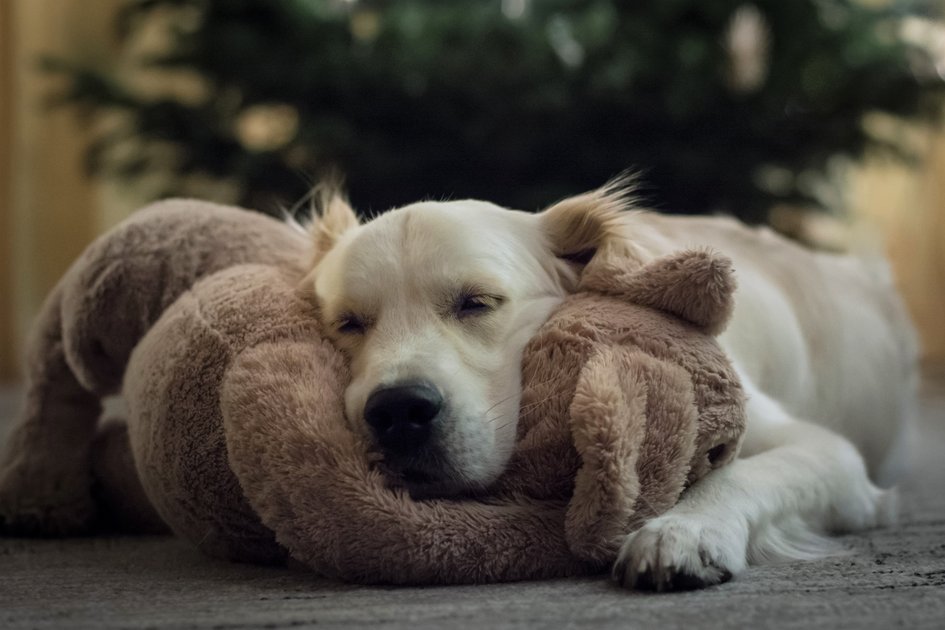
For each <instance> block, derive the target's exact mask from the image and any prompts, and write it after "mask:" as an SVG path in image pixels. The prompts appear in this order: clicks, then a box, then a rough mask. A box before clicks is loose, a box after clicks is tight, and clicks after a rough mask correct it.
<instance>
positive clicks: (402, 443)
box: [364, 383, 443, 453]
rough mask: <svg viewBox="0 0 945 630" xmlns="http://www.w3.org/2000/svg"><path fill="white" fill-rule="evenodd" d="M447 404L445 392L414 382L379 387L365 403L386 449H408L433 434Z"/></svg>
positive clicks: (368, 415)
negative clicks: (434, 425)
mask: <svg viewBox="0 0 945 630" xmlns="http://www.w3.org/2000/svg"><path fill="white" fill-rule="evenodd" d="M442 408H443V396H442V395H441V394H440V392H439V391H437V389H436V388H435V387H433V386H432V385H427V384H426V383H413V384H410V385H397V386H394V387H384V388H382V389H377V390H375V391H374V392H373V393H372V394H371V395H370V396H369V397H368V399H367V404H366V405H365V406H364V419H365V420H366V421H367V423H368V424H369V425H370V427H371V429H372V430H373V431H374V435H375V436H376V437H377V441H378V442H379V443H380V445H381V446H382V447H384V448H385V449H388V450H391V451H394V452H398V453H408V452H410V451H412V450H414V449H416V448H417V447H419V446H420V445H422V444H423V443H424V442H426V441H427V440H428V439H429V438H430V433H431V432H432V429H433V422H434V420H436V417H437V416H438V415H439V414H440V410H441V409H442Z"/></svg>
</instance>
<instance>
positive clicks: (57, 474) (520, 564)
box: [0, 201, 744, 583]
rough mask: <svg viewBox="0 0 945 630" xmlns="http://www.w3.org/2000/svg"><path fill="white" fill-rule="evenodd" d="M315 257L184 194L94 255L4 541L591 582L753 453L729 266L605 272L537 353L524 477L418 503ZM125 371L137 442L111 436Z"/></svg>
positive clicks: (0, 487)
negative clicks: (395, 478) (313, 280)
mask: <svg viewBox="0 0 945 630" xmlns="http://www.w3.org/2000/svg"><path fill="white" fill-rule="evenodd" d="M306 254H307V252H306V244H305V238H304V237H303V236H301V235H297V234H296V233H295V232H294V231H293V230H292V229H291V228H290V227H288V226H287V225H285V224H282V223H280V222H278V221H274V220H272V219H268V218H265V217H262V216H259V215H255V214H252V213H248V212H245V211H239V210H235V209H227V208H222V207H219V206H211V205H209V204H200V203H197V202H187V201H175V202H166V203H164V204H160V205H158V206H157V207H154V208H151V209H149V210H146V211H142V212H141V213H139V214H137V215H136V216H135V217H133V218H132V219H130V220H129V221H128V222H127V223H126V224H124V225H123V226H121V227H119V228H118V229H116V231H114V232H112V233H111V234H109V235H106V236H105V237H103V238H102V239H100V240H99V241H97V242H96V244H94V245H93V246H92V247H90V249H89V250H88V251H87V252H86V253H85V254H84V255H83V257H82V258H81V259H80V260H79V261H77V263H76V264H75V265H74V266H73V268H72V269H71V270H70V271H69V273H68V274H67V275H66V276H65V277H64V278H63V280H62V282H61V283H60V285H59V286H58V287H57V289H56V290H55V291H54V292H53V294H52V296H51V297H50V299H49V301H48V302H47V305H46V308H45V309H44V314H43V316H42V318H41V320H40V324H39V327H38V330H39V334H38V335H37V337H36V339H35V340H34V342H33V344H32V346H31V350H30V355H29V389H28V397H27V405H26V407H25V410H24V415H23V417H22V418H21V421H20V424H19V425H18V428H17V430H16V432H15V434H14V439H13V440H12V442H11V444H10V448H9V449H8V452H7V454H6V457H5V459H3V460H2V463H0V519H2V521H0V530H2V531H6V532H7V533H21V534H36V533H45V534H64V533H73V532H76V531H83V530H87V529H89V528H90V527H93V526H94V525H96V524H98V523H101V522H102V521H104V520H108V521H111V522H117V523H119V524H124V525H125V526H127V527H133V528H135V529H139V530H140V529H154V528H156V527H160V526H161V525H162V524H166V525H167V526H169V527H170V528H171V529H172V530H173V531H175V532H176V533H177V534H178V535H180V536H183V537H185V538H187V539H189V540H191V541H193V542H194V543H195V544H196V545H197V546H198V547H200V548H201V549H203V550H204V551H206V552H207V553H210V554H213V555H217V556H223V557H228V558H232V559H238V560H246V561H254V562H269V563H273V562H282V561H284V560H285V559H286V556H287V555H291V556H292V557H293V558H295V559H296V560H298V561H301V562H303V563H305V564H307V565H308V566H310V567H312V568H313V569H314V570H316V571H318V572H320V573H324V574H327V575H332V576H338V577H341V578H344V579H348V580H355V581H363V582H392V583H456V582H482V581H496V580H512V579H527V578H537V577H550V576H561V575H574V574H581V573H588V572H593V571H597V570H600V569H602V568H603V567H604V566H606V564H607V563H609V562H611V561H613V559H614V557H615V555H616V551H617V549H618V546H619V543H620V541H621V540H622V538H623V537H624V536H625V535H626V534H627V533H629V532H630V531H632V530H633V529H635V528H637V527H639V526H640V524H642V522H643V521H644V520H646V519H647V518H650V517H652V516H653V515H655V514H658V513H661V512H662V511H664V510H666V509H667V508H669V507H670V506H672V505H673V504H674V503H675V502H676V501H677V500H678V498H679V495H680V493H681V492H682V491H683V490H684V488H685V487H686V485H687V484H688V483H691V482H692V481H694V480H695V479H698V478H700V477H701V476H703V475H704V474H706V473H707V472H708V471H709V470H711V469H712V468H713V467H717V466H720V465H723V464H725V463H727V462H728V461H730V460H731V459H732V458H733V457H734V456H735V454H736V451H737V446H738V441H739V438H740V436H741V433H742V431H743V428H744V417H743V410H742V392H741V388H740V386H739V383H738V381H737V378H736V375H735V374H734V371H733V370H732V368H731V366H730V365H729V364H728V362H727V361H726V359H725V357H724V355H723V353H722V351H721V350H720V349H719V347H718V345H717V344H716V343H715V341H714V339H713V338H712V334H716V333H717V332H718V331H719V330H721V328H722V327H723V326H724V323H725V321H726V320H727V318H728V315H729V312H730V310H731V301H732V291H733V290H734V284H733V280H732V271H731V268H730V266H729V265H728V262H727V261H726V260H725V259H724V258H721V257H719V256H716V255H713V254H710V253H707V252H683V253H680V254H677V255H675V256H671V257H668V258H665V259H661V260H658V261H656V262H654V263H652V264H651V265H649V266H647V267H645V268H643V269H628V268H627V267H629V266H630V265H628V264H625V265H621V264H620V261H619V260H618V261H614V260H592V261H591V264H590V265H588V267H587V269H586V270H585V273H584V276H583V277H582V284H581V292H580V293H578V294H576V295H574V296H572V297H570V298H569V299H568V300H567V301H566V302H565V303H564V304H563V305H562V306H561V308H560V309H559V310H558V311H557V312H556V313H555V314H554V315H553V316H552V318H551V319H550V320H549V322H547V323H546V324H545V325H544V327H543V328H542V329H541V330H540V331H539V333H538V335H537V336H536V337H535V338H534V339H533V340H532V342H531V343H530V345H529V347H528V348H527V350H526V353H525V361H524V365H523V379H524V398H523V403H522V409H523V411H524V413H523V415H522V418H521V423H520V428H519V440H518V446H517V449H516V452H515V454H514V456H513V459H512V461H511V462H510V466H509V469H508V470H507V472H506V473H505V475H503V477H502V478H501V479H500V480H499V481H498V483H497V484H496V485H495V486H494V487H493V488H491V489H490V491H489V493H488V494H487V495H483V496H478V497H471V498H466V499H462V500H445V499H442V500H426V501H414V500H412V499H411V498H410V497H409V496H408V495H407V493H406V492H405V491H404V490H403V489H401V488H396V487H391V485H390V482H389V481H388V480H387V478H386V477H385V476H384V474H383V472H382V470H383V467H382V465H380V464H381V462H380V461H379V459H380V455H378V454H377V453H374V452H373V451H372V446H371V444H369V443H366V442H365V441H363V439H362V438H360V437H358V436H357V435H356V434H355V433H354V432H352V431H351V430H350V429H349V428H348V426H347V424H346V422H345V420H344V417H343V411H342V410H343V404H342V395H343V391H344V388H345V386H346V383H347V371H346V365H345V361H344V359H343V357H342V356H341V355H340V354H339V353H338V352H337V351H336V350H335V349H334V347H333V346H332V345H331V344H330V343H329V342H328V341H327V340H326V339H325V338H324V337H323V336H322V335H321V332H320V329H319V324H318V321H317V319H316V318H315V317H314V313H313V310H312V306H311V304H310V303H309V302H307V301H306V300H305V299H303V298H302V297H301V296H300V295H299V293H298V292H297V290H296V287H297V286H298V280H299V278H300V277H301V273H302V270H301V268H300V265H301V264H302V263H304V262H305V257H306ZM632 302H636V304H634V303H632ZM122 374H124V380H123V393H124V395H125V398H126V400H127V402H128V407H129V418H128V425H127V434H126V432H125V429H124V427H123V426H122V425H115V424H110V425H108V426H107V428H105V429H103V430H102V431H101V432H100V434H99V437H98V438H97V439H96V440H94V441H93V436H94V430H95V422H96V418H97V415H98V413H99V409H100V404H99V398H100V396H102V395H105V394H108V393H111V392H114V391H115V390H117V388H118V386H119V383H121V379H122ZM129 444H130V447H131V452H132V453H133V458H132V457H130V456H129V450H128V445H129ZM93 462H94V466H93ZM132 465H133V466H134V470H131V469H130V468H131V466H132ZM93 476H94V478H95V479H94V482H93ZM93 487H94V488H95V493H94V495H95V499H97V502H96V500H94V499H93ZM158 516H159V517H160V518H159V519H158V518H157V517H158Z"/></svg>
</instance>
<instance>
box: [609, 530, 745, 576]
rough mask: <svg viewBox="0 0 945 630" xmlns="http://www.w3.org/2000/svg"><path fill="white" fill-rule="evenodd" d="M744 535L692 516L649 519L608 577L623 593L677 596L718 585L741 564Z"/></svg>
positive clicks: (629, 540) (622, 551)
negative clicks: (676, 593) (635, 591)
mask: <svg viewBox="0 0 945 630" xmlns="http://www.w3.org/2000/svg"><path fill="white" fill-rule="evenodd" d="M747 547H748V536H747V532H742V531H740V529H739V528H738V527H737V526H733V525H731V524H729V523H722V522H716V521H713V520H710V519H706V518H704V517H700V516H697V515H673V514H666V515H664V516H661V517H658V518H656V519H653V520H652V521H650V522H649V523H647V524H646V525H644V526H643V527H642V528H641V529H639V530H637V531H636V532H634V533H632V534H630V535H629V536H627V539H626V541H624V544H623V546H622V547H621V548H620V553H619V554H618V556H617V562H616V563H615V564H614V569H613V576H614V579H615V580H616V581H617V583H618V584H620V586H622V587H625V588H632V589H640V590H652V591H659V592H662V591H682V590H692V589H697V588H704V587H706V586H712V585H715V584H721V583H722V582H726V581H728V580H730V579H731V578H732V576H733V575H734V574H736V573H738V572H739V571H741V570H742V569H744V568H745V566H746V564H747Z"/></svg>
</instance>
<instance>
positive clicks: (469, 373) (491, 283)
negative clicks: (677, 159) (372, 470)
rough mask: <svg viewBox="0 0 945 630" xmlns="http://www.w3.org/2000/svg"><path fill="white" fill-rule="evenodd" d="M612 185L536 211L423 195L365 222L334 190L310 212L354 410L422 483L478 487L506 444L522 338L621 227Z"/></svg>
mask: <svg viewBox="0 0 945 630" xmlns="http://www.w3.org/2000/svg"><path fill="white" fill-rule="evenodd" d="M625 205H626V199H625V195H624V194H623V193H622V191H621V189H619V188H618V187H616V186H611V187H605V188H604V189H601V190H598V191H594V192H591V193H587V194H585V195H580V196H578V197H573V198H570V199H566V200H564V201H562V202H559V203H558V204H555V205H554V206H552V207H550V208H548V209H547V210H545V211H544V212H541V213H539V214H528V213H525V212H518V211H512V210H507V209H504V208H501V207H498V206H495V205H493V204H490V203H486V202H482V201H472V200H466V201H451V202H422V203H416V204H412V205H408V206H405V207H402V208H398V209H395V210H392V211H390V212H387V213H385V214H383V215H381V216H379V217H377V218H375V219H373V220H371V221H369V222H367V223H364V224H361V223H359V221H358V219H357V216H356V215H355V213H354V212H353V211H352V209H351V208H350V207H349V206H348V204H347V203H346V202H345V201H344V200H343V199H342V198H341V197H340V196H337V195H336V196H332V197H330V198H328V199H327V200H326V203H324V204H323V208H322V212H321V216H320V217H318V218H317V219H316V221H315V223H314V224H313V227H312V233H313V238H314V241H315V252H316V253H315V259H314V261H313V266H312V272H311V274H310V275H309V276H308V278H307V280H306V286H307V287H309V288H310V289H313V290H314V296H315V299H316V300H317V302H318V304H319V307H320V311H319V312H320V313H321V317H322V319H323V323H324V325H325V330H326V331H327V333H328V334H329V336H330V337H331V338H332V339H333V340H334V342H335V343H336V344H337V346H338V347H339V348H341V349H342V351H343V352H345V353H346V354H347V355H348V356H349V358H350V361H351V371H352V381H351V384H350V386H349V387H348V389H347V391H346V392H345V407H346V414H347V418H348V421H349V422H350V423H351V425H352V428H354V429H355V430H356V431H361V432H364V433H365V434H366V435H369V436H370V437H371V438H372V439H373V440H375V441H376V443H377V444H378V445H379V446H380V447H381V449H382V450H383V451H384V453H385V461H386V463H387V465H388V467H389V468H390V469H391V470H392V471H394V472H395V473H396V474H398V475H399V476H400V477H401V478H402V480H403V481H404V483H405V484H406V485H407V487H408V488H409V489H410V490H411V491H412V492H413V493H414V494H415V495H418V496H424V495H425V496H429V495H442V494H452V493H456V492H461V491H471V490H476V489H479V488H484V487H485V486H487V485H489V484H490V483H491V482H492V481H494V480H495V479H496V478H497V477H498V476H499V475H500V474H501V472H502V471H503V469H504V468H505V464H506V462H507V461H508V458H509V456H510V454H511V452H512V449H513V446H514V443H515V436H516V428H517V421H518V415H519V402H520V394H521V375H520V368H521V358H522V351H523V349H524V348H525V345H526V343H527V342H528V340H529V339H530V338H531V337H532V336H533V335H534V333H535V332H536V331H537V329H538V328H539V326H541V324H542V323H543V322H544V321H545V320H546V319H547V318H548V316H549V315H550V313H551V312H552V310H553V309H554V308H555V307H556V306H557V305H558V304H559V303H560V302H561V301H562V300H563V299H564V297H565V296H566V295H567V294H568V292H569V291H571V290H573V288H574V287H575V285H576V282H577V279H578V276H579V275H580V271H581V268H582V266H583V265H584V264H585V263H586V262H587V261H588V260H589V259H590V258H591V257H593V256H594V255H595V253H596V252H598V251H599V250H601V248H604V247H618V246H624V247H626V246H627V243H628V242H629V241H627V239H625V238H623V233H622V230H623V229H624V227H623V226H624V222H623V216H622V210H623V209H624V206H625Z"/></svg>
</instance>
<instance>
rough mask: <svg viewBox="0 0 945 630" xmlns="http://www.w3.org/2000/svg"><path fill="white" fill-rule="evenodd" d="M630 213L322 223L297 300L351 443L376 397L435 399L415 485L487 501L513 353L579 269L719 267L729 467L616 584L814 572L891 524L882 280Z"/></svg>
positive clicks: (889, 375)
mask: <svg viewBox="0 0 945 630" xmlns="http://www.w3.org/2000/svg"><path fill="white" fill-rule="evenodd" d="M627 205H628V204H627V202H626V198H625V196H624V194H623V193H622V191H621V190H620V188H619V186H608V187H605V188H603V189H601V190H599V191H593V192H591V193H587V194H584V195H581V196H578V197H575V198H571V199H567V200H564V201H562V202H560V203H558V204H556V205H555V206H552V207H551V208H549V209H548V210H546V211H544V212H543V213H539V214H537V215H529V214H525V213H521V212H514V211H509V210H505V209H502V208H499V207H497V206H494V205H492V204H487V203H484V202H479V201H455V202H439V203H438V202H426V203H419V204H413V205H411V206H406V207H404V208H400V209H397V210H394V211H392V212H389V213H387V214H385V215H382V216H381V217H379V218H377V219H375V220H374V221H372V222H370V223H368V224H366V225H357V224H356V222H355V221H354V220H353V213H351V211H350V208H347V206H343V205H340V204H335V205H333V206H332V205H329V208H331V210H330V214H329V216H330V218H329V219H328V220H327V221H326V222H325V223H323V224H321V225H320V224H319V223H317V222H316V227H315V229H316V234H319V235H320V236H318V237H317V240H318V239H320V240H319V242H320V243H321V244H322V245H325V244H328V246H329V249H328V250H327V251H326V252H325V253H324V254H323V255H320V259H319V260H318V261H317V264H316V266H315V267H314V268H313V272H312V274H311V275H310V282H311V283H312V284H313V286H314V289H315V295H316V297H317V299H318V301H319V302H320V303H321V305H322V307H323V308H322V313H323V316H324V317H325V319H326V322H325V323H326V325H327V328H328V330H329V331H333V332H332V333H331V334H333V336H334V338H335V340H336V341H337V343H338V344H339V345H340V346H341V347H342V348H343V349H345V351H346V352H347V353H348V354H349V355H350V356H351V358H352V371H353V382H352V385H351V386H350V387H349V389H348V392H347V396H346V411H347V414H348V418H349V421H350V422H351V423H352V425H353V426H354V427H356V428H359V427H360V428H361V429H362V430H365V429H364V426H365V423H364V421H363V417H362V414H363V409H364V402H365V399H366V398H367V396H368V395H369V394H370V392H371V391H373V390H374V389H375V388H378V387H383V386H388V385H390V384H392V383H397V382H399V381H402V380H404V379H422V380H424V381H425V382H429V383H432V384H433V385H435V386H436V387H437V388H439V389H440V390H441V391H443V392H444V396H445V398H446V400H447V401H448V403H447V405H448V413H449V414H450V422H449V423H448V424H449V426H450V427H453V428H452V430H451V432H450V433H448V434H445V435H444V436H443V437H442V439H441V440H440V442H439V444H438V448H439V451H438V455H437V456H436V457H435V458H434V460H435V461H432V462H430V466H429V467H428V468H425V469H424V470H423V472H424V473H425V474H427V475H429V476H430V477H432V478H435V479H436V480H437V481H436V482H435V484H434V486H435V488H433V490H434V491H435V492H441V493H443V492H445V493H449V492H455V491H459V490H464V489H469V488H475V487H479V486H481V485H485V484H487V483H489V482H490V481H492V480H493V479H495V477H496V476H497V475H498V474H499V473H500V472H501V471H502V469H503V467H504V465H505V463H506V461H507V458H508V454H509V452H510V450H511V445H512V443H513V440H514V435H515V418H516V417H517V409H518V404H519V394H520V387H521V386H520V377H519V375H518V370H519V364H520V360H521V352H522V349H523V348H524V345H525V343H526V341H527V339H528V338H529V337H530V336H531V335H532V334H533V333H534V332H535V330H537V327H538V326H539V325H540V323H541V322H542V321H543V320H544V319H545V318H546V317H547V316H548V314H549V313H550V312H551V310H552V309H553V308H554V307H555V306H556V305H557V304H559V303H560V302H561V301H562V300H563V299H564V297H565V296H566V295H567V294H568V292H569V291H571V290H573V287H574V286H575V281H576V279H577V278H578V277H579V275H580V273H581V270H582V267H583V265H585V264H588V262H589V261H590V263H591V264H604V263H606V261H607V259H608V258H609V257H611V256H614V255H616V256H619V258H620V259H623V260H626V259H628V258H629V259H630V260H635V261H637V262H639V263H640V264H643V263H645V262H648V261H650V260H653V259H655V258H657V257H659V256H663V255H665V254H668V253H670V252H673V251H676V250H680V249H684V248H688V247H693V246H697V247H712V248H715V249H717V250H720V251H721V252H723V253H724V254H725V255H727V256H729V257H731V258H732V259H733V260H734V262H735V269H736V275H737V278H738V282H739V286H740V289H739V291H738V293H737V295H736V306H735V312H734V316H733V320H732V322H731V324H730V326H729V328H728V330H727V331H726V332H725V333H724V335H723V336H722V338H721V340H722V342H723V346H724V347H725V349H726V350H727V351H728V352H729V354H730V357H731V359H732V360H733V362H734V363H735V365H736V369H737V370H738V371H739V373H740V375H741V377H742V378H743V379H744V383H745V387H746V391H747V392H748V393H749V401H748V418H749V425H748V432H747V435H746V440H745V446H744V449H743V457H742V459H740V460H738V461H736V462H735V463H734V464H733V465H731V466H729V467H727V468H725V469H723V470H719V471H716V472H714V473H711V474H710V475H708V476H707V477H706V478H705V479H703V480H701V481H700V482H699V483H697V484H696V485H695V486H694V487H693V488H691V489H690V490H689V491H688V492H687V493H686V494H685V495H684V496H683V499H682V500H681V501H680V503H679V505H677V506H676V507H674V508H673V509H671V510H670V511H669V512H667V513H666V514H664V515H663V516H661V517H659V518H657V519H654V520H653V521H651V522H649V523H648V524H647V525H646V526H645V527H644V528H643V529H642V530H640V531H638V532H635V533H634V534H632V535H630V536H628V538H627V541H626V542H625V544H624V546H623V549H622V551H621V555H620V558H619V560H618V562H617V564H616V566H615V569H614V572H615V575H616V576H617V577H618V579H619V581H620V583H621V584H626V585H630V586H638V587H651V588H656V589H660V590H663V589H669V588H681V587H692V586H703V585H707V584H713V583H717V582H720V581H723V580H725V579H727V578H728V577H729V576H731V575H732V574H735V573H738V572H739V571H741V570H743V569H744V568H745V567H746V566H747V564H748V563H749V561H761V560H765V559H772V558H805V557H811V556H816V555H820V554H823V553H825V552H827V551H828V550H829V549H830V545H829V544H828V543H827V542H826V539H824V538H823V534H825V533H829V532H835V531H843V530H851V529H862V528H865V527H871V526H875V525H878V524H882V523H884V522H886V521H888V520H889V519H890V518H891V517H892V513H893V511H894V509H893V508H894V502H893V500H892V495H890V493H888V492H884V491H882V490H880V489H879V488H877V487H876V486H875V485H874V484H873V481H877V482H879V481H882V482H888V481H889V479H882V477H884V476H888V471H890V470H892V469H894V468H895V467H896V462H894V461H892V458H893V455H892V453H893V451H894V450H895V449H893V448H891V447H892V445H894V444H897V443H898V442H900V441H901V438H902V436H903V435H905V434H906V433H907V425H906V423H907V418H908V407H909V404H910V401H911V397H912V394H913V387H914V382H915V363H916V347H915V342H914V339H913V335H912V332H911V327H910V324H909V321H908V318H907V317H906V316H905V314H904V311H903V308H902V306H901V304H900V302H899V299H898V297H897V296H896V293H895V290H894V289H893V287H892V284H891V282H890V280H889V273H888V271H887V270H886V269H885V267H884V266H883V265H882V264H879V263H875V262H867V261H861V260H856V259H854V258H850V257H842V256H833V255H826V254H817V253H813V252H810V251H808V250H805V249H802V248H801V247H798V246H796V245H794V244H792V243H790V242H788V241H786V240H785V239H783V238H781V237H779V236H777V235H775V234H774V233H772V232H771V231H770V230H767V229H764V228H762V229H752V228H748V227H745V226H743V225H741V224H739V223H737V222H735V221H733V220H731V219H725V218H704V217H703V218H672V217H664V216H660V215H656V214H652V213H647V212H638V211H634V212H626V206H627ZM339 213H340V214H341V215H343V216H342V218H340V219H339V217H338V216H337V215H338V214H339ZM326 234H327V235H328V238H326V236H325V235H326ZM468 294H477V295H484V296H486V297H487V298H488V300H489V302H488V305H487V308H486V309H485V310H483V311H481V312H480V311H477V313H476V315H475V316H474V317H472V318H465V317H459V316H458V315H457V312H458V311H457V308H459V307H458V306H457V304H458V302H457V299H458V298H457V296H463V295H468ZM352 321H354V322H355V323H356V324H357V325H356V326H355V327H354V328H355V329H356V330H354V332H352V330H353V329H352V326H351V322H352ZM411 465H412V466H421V467H422V466H424V465H425V464H424V462H414V463H412V464H411ZM870 475H872V476H873V481H871V480H870Z"/></svg>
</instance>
